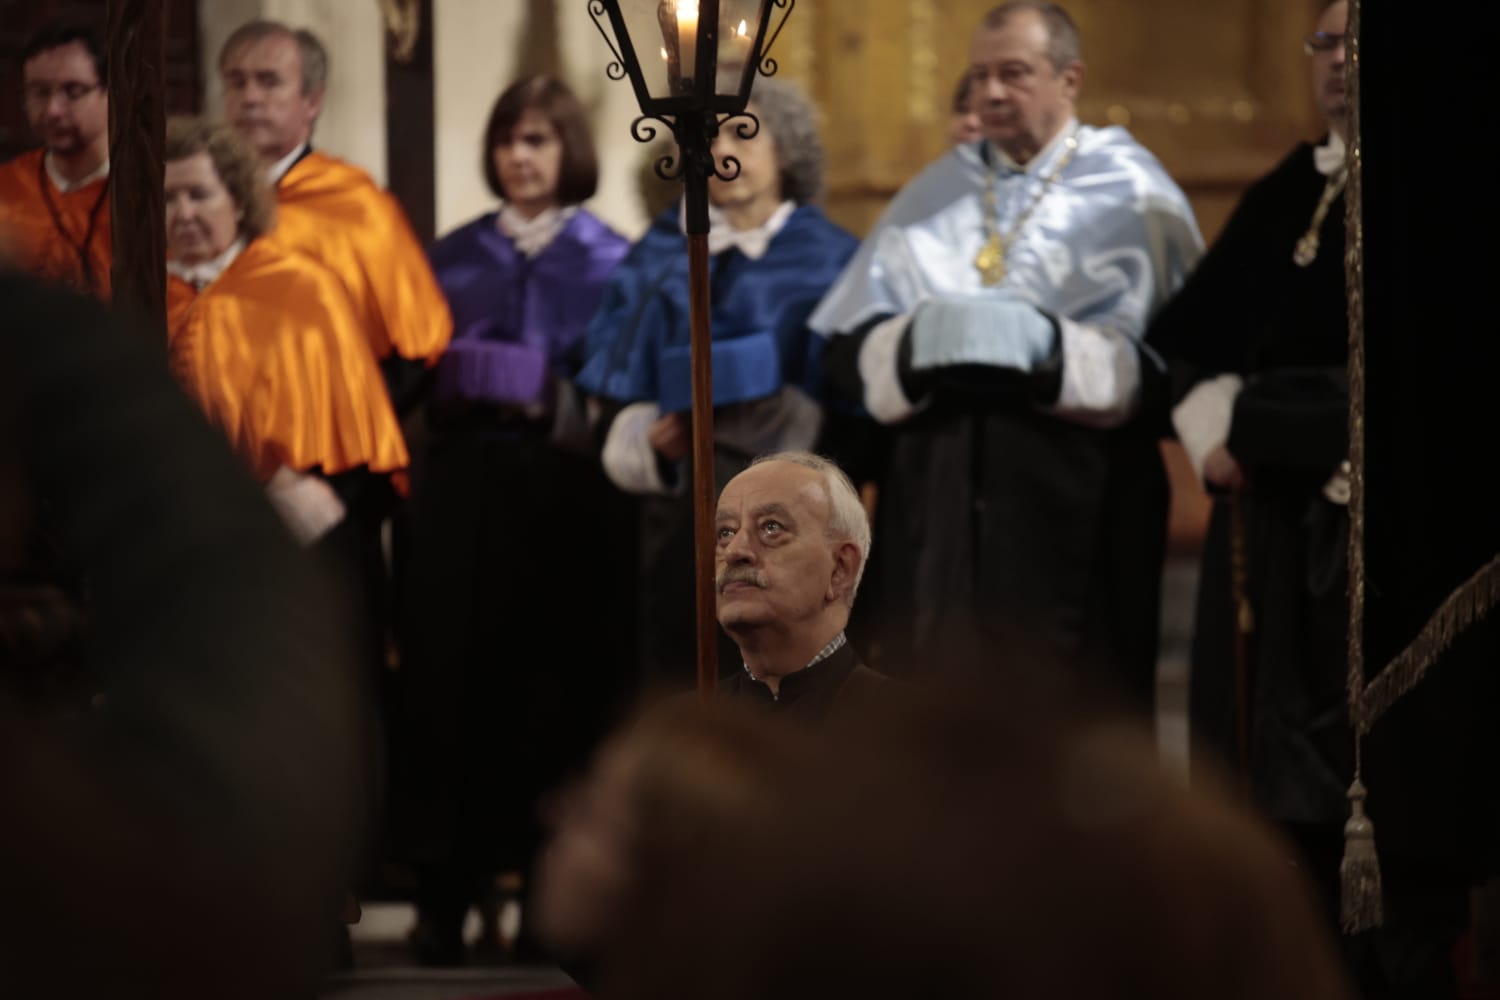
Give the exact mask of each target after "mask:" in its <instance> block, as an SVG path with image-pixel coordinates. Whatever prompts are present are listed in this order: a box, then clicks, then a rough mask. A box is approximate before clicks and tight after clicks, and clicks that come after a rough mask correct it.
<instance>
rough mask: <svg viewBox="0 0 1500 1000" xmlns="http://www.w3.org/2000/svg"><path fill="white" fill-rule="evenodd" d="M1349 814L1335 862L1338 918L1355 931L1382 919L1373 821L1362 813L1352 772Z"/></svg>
mask: <svg viewBox="0 0 1500 1000" xmlns="http://www.w3.org/2000/svg"><path fill="white" fill-rule="evenodd" d="M1349 804H1350V816H1349V820H1348V822H1346V823H1345V824H1344V860H1343V861H1342V862H1340V864H1339V881H1340V883H1341V889H1342V899H1341V900H1340V907H1339V909H1340V913H1339V920H1340V922H1341V923H1342V924H1343V926H1344V933H1346V934H1358V933H1359V932H1360V931H1367V930H1370V929H1371V928H1374V927H1379V926H1380V924H1381V923H1382V922H1383V921H1384V920H1385V912H1384V906H1383V903H1382V899H1381V888H1380V858H1379V856H1378V855H1376V853H1375V824H1374V823H1371V822H1370V817H1368V816H1366V815H1365V786H1364V783H1363V782H1361V781H1360V780H1359V776H1358V775H1355V778H1354V784H1352V785H1350V786H1349Z"/></svg>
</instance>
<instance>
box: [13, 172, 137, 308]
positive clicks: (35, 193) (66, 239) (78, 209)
mask: <svg viewBox="0 0 1500 1000" xmlns="http://www.w3.org/2000/svg"><path fill="white" fill-rule="evenodd" d="M43 157H44V153H43V151H42V150H40V149H37V150H33V151H31V152H29V153H22V154H21V155H20V156H18V157H16V158H15V159H13V160H11V161H10V162H9V163H6V164H4V165H3V166H0V243H3V244H5V245H6V247H7V249H8V250H9V251H10V252H11V253H12V254H14V255H15V256H16V257H17V258H18V263H19V264H20V267H21V270H23V271H25V272H27V273H28V274H32V275H35V276H36V277H39V278H43V279H45V280H47V281H53V282H57V283H58V284H62V285H66V286H68V287H70V288H74V289H77V290H79V291H84V292H88V293H90V294H93V295H97V296H99V298H101V299H104V300H105V301H108V300H109V268H110V234H109V190H108V185H109V179H108V178H107V177H106V178H100V179H99V180H97V181H94V182H92V183H90V184H85V185H84V186H83V187H81V188H79V189H77V190H76V191H69V192H67V193H63V192H62V191H59V190H58V189H57V186H56V185H54V184H53V183H52V179H51V178H50V177H48V176H47V169H46V167H45V166H44V165H43Z"/></svg>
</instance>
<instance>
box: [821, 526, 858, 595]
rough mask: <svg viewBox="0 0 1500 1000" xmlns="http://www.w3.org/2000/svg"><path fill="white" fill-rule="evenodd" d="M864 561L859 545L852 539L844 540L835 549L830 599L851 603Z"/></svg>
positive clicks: (830, 582) (829, 590)
mask: <svg viewBox="0 0 1500 1000" xmlns="http://www.w3.org/2000/svg"><path fill="white" fill-rule="evenodd" d="M861 562H863V557H862V556H861V555H860V552H859V546H858V545H855V544H854V543H853V542H851V541H847V540H846V541H842V542H840V543H839V544H838V545H836V546H834V549H833V575H832V576H830V577H829V579H828V595H827V597H828V601H829V603H830V604H831V603H833V602H835V601H843V602H844V603H845V604H848V603H850V600H849V598H850V596H851V595H852V593H853V591H854V581H855V580H857V579H859V567H860V563H861Z"/></svg>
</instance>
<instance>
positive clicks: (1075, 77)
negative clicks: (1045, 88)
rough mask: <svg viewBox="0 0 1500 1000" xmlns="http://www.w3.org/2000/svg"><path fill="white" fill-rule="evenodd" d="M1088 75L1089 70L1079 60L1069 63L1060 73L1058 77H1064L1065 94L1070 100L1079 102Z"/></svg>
mask: <svg viewBox="0 0 1500 1000" xmlns="http://www.w3.org/2000/svg"><path fill="white" fill-rule="evenodd" d="M1087 73H1088V70H1087V68H1086V67H1085V66H1084V65H1083V63H1082V61H1080V60H1078V59H1074V60H1073V61H1072V62H1070V63H1068V64H1067V65H1066V66H1064V67H1063V68H1062V71H1061V72H1060V73H1058V76H1060V77H1062V84H1063V93H1064V94H1066V95H1067V97H1068V100H1070V101H1077V100H1078V95H1079V94H1080V93H1081V92H1082V91H1083V78H1084V77H1085V76H1086V75H1087Z"/></svg>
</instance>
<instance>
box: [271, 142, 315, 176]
mask: <svg viewBox="0 0 1500 1000" xmlns="http://www.w3.org/2000/svg"><path fill="white" fill-rule="evenodd" d="M309 145H310V143H306V142H304V143H302V144H300V145H299V146H298V147H297V148H296V149H294V150H292V151H291V152H290V153H288V154H286V155H285V156H283V157H282V158H281V159H279V160H277V161H276V162H275V163H273V164H271V165H270V167H268V168H267V169H266V180H267V181H269V182H270V184H271V186H272V187H275V186H276V185H278V184H280V183H281V179H282V178H283V177H285V176H286V173H287V171H288V170H291V169H292V167H293V166H294V165H295V164H296V163H297V161H298V160H300V159H301V158H302V154H303V153H306V152H307V147H308V146H309Z"/></svg>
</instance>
